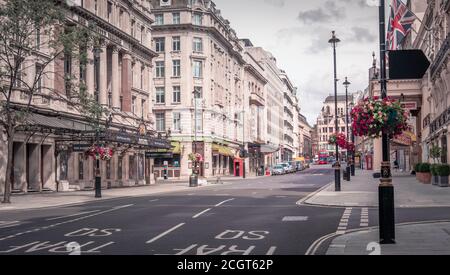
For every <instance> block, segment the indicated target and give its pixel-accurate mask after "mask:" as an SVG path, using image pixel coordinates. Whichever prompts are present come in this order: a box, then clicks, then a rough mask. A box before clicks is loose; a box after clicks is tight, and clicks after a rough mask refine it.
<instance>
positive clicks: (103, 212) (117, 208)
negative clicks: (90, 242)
mask: <svg viewBox="0 0 450 275" xmlns="http://www.w3.org/2000/svg"><path fill="white" fill-rule="evenodd" d="M133 205H134V204H128V205H122V206H117V207H114V208H111V209H108V210H105V211H102V212H97V213H93V214H90V215H88V216H83V217H79V218H76V219H73V220H68V221H64V222H60V223H55V224H52V225H48V226H44V227H39V228H35V229H32V230H28V231H25V232H20V233H16V234H14V235H9V236H6V237H3V238H1V239H0V241H4V240H8V239H12V238H15V237H17V236H20V235H24V234H28V233H33V232H37V231H42V230H45V229H49V228H53V227H56V226H59V225H63V224H68V223H73V222H77V221H81V220H85V219H88V218H92V217H95V216H99V215H102V214H106V213H109V212H112V211H116V210H119V209H123V208H127V207H130V206H133Z"/></svg>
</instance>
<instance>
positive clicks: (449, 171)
mask: <svg viewBox="0 0 450 275" xmlns="http://www.w3.org/2000/svg"><path fill="white" fill-rule="evenodd" d="M437 172H438V175H439V176H440V177H448V176H450V166H449V165H448V164H442V165H439V166H438V169H437Z"/></svg>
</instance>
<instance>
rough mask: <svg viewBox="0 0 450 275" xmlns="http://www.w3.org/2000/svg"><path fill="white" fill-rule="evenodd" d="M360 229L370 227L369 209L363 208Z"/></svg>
mask: <svg viewBox="0 0 450 275" xmlns="http://www.w3.org/2000/svg"><path fill="white" fill-rule="evenodd" d="M359 226H360V227H368V226H369V209H368V208H363V209H362V210H361V219H360V222H359Z"/></svg>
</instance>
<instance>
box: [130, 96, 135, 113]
mask: <svg viewBox="0 0 450 275" xmlns="http://www.w3.org/2000/svg"><path fill="white" fill-rule="evenodd" d="M131 112H132V113H133V115H134V114H136V97H135V96H133V98H132V99H131Z"/></svg>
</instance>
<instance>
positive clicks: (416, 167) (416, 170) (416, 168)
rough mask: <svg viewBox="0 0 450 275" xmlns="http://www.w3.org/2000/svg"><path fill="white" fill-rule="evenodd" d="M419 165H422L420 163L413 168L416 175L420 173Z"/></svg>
mask: <svg viewBox="0 0 450 275" xmlns="http://www.w3.org/2000/svg"><path fill="white" fill-rule="evenodd" d="M421 165H422V163H417V164H416V165H415V166H414V171H415V172H416V173H420V167H421Z"/></svg>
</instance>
